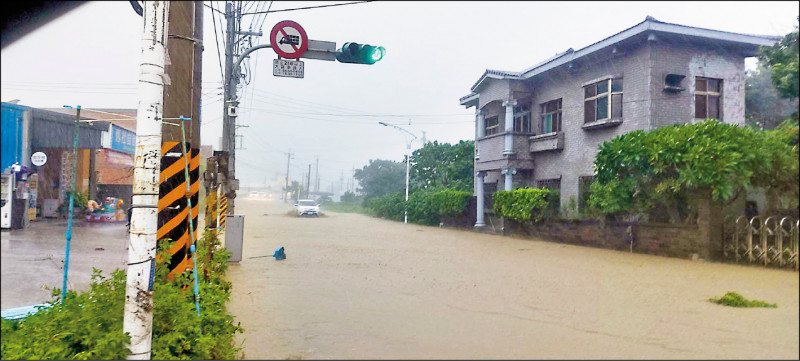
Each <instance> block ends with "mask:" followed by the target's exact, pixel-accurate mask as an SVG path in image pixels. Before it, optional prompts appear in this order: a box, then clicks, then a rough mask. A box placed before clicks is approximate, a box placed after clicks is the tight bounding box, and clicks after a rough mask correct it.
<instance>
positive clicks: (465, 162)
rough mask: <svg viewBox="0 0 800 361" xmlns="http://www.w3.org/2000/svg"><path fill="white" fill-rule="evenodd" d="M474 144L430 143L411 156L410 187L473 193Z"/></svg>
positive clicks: (472, 142) (461, 142) (462, 142)
mask: <svg viewBox="0 0 800 361" xmlns="http://www.w3.org/2000/svg"><path fill="white" fill-rule="evenodd" d="M474 154H475V142H474V141H464V140H462V141H459V142H458V144H454V145H451V144H450V143H439V142H437V141H433V142H429V143H427V144H425V146H423V147H422V148H420V149H417V150H415V151H414V153H413V154H412V155H411V166H412V167H411V169H412V170H411V175H410V178H411V183H412V184H414V186H416V187H420V188H450V189H456V190H463V191H470V192H471V191H472V187H473V172H474V171H473V159H474Z"/></svg>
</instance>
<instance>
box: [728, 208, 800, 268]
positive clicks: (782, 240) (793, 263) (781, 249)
mask: <svg viewBox="0 0 800 361" xmlns="http://www.w3.org/2000/svg"><path fill="white" fill-rule="evenodd" d="M798 228H800V221H798V220H795V219H793V218H791V217H783V218H780V219H778V218H777V217H767V218H766V219H764V221H763V222H762V221H761V218H760V217H759V216H755V217H753V218H751V219H750V220H749V221H748V219H747V218H746V217H744V216H741V217H739V218H737V219H736V223H735V224H734V228H733V233H732V235H731V236H730V237H729V238H728V239H726V240H725V244H724V245H723V248H722V252H723V256H724V257H725V259H728V260H733V261H736V262H746V263H760V264H763V265H764V266H770V265H772V266H777V267H794V269H795V270H798Z"/></svg>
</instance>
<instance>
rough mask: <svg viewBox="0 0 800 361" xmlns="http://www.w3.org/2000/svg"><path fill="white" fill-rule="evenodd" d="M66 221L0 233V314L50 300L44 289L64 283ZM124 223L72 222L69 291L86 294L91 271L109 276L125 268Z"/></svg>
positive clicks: (41, 223) (45, 222) (125, 234)
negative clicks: (10, 309) (98, 271)
mask: <svg viewBox="0 0 800 361" xmlns="http://www.w3.org/2000/svg"><path fill="white" fill-rule="evenodd" d="M66 230H67V221H66V220H53V219H42V220H39V221H34V222H31V224H30V226H29V227H28V228H26V229H22V230H5V229H4V230H3V231H2V232H0V267H2V268H1V269H0V308H2V309H4V310H5V309H8V308H14V307H21V306H28V305H32V304H36V303H42V302H48V301H50V300H52V297H51V296H50V294H51V291H50V290H48V289H46V288H45V287H50V288H59V289H60V288H61V286H62V284H63V281H64V268H63V267H64V259H65V249H66V238H65V236H64V234H65V232H66ZM127 242H128V233H127V230H126V229H125V222H119V223H97V222H86V221H84V220H75V221H74V223H73V234H72V241H71V242H70V258H69V273H68V275H67V289H69V290H78V291H83V290H87V289H88V288H89V282H90V280H91V275H92V268H98V269H101V270H103V274H105V275H108V274H109V273H110V272H111V271H113V270H114V269H117V268H122V269H124V268H125V265H126V261H127V258H128V253H127V250H126V244H127Z"/></svg>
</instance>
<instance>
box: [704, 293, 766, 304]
mask: <svg viewBox="0 0 800 361" xmlns="http://www.w3.org/2000/svg"><path fill="white" fill-rule="evenodd" d="M708 300H709V301H711V302H714V303H718V304H720V305H725V306H731V307H766V308H777V307H778V305H776V304H774V303H766V302H764V301H759V300H748V299H746V298H744V297H743V296H742V295H740V294H738V293H736V292H728V293H726V294H725V296H722V297H720V298H709V299H708Z"/></svg>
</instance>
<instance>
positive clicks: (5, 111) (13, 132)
mask: <svg viewBox="0 0 800 361" xmlns="http://www.w3.org/2000/svg"><path fill="white" fill-rule="evenodd" d="M29 109H30V108H29V107H26V106H22V105H17V104H11V103H6V102H3V103H2V111H0V120H2V123H0V147H1V148H0V172H1V171H3V170H5V169H6V168H7V167H8V166H10V165H12V164H14V162H19V163H20V164H22V115H23V113H24V112H25V111H27V110H29Z"/></svg>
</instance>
